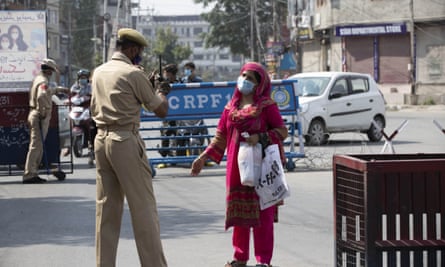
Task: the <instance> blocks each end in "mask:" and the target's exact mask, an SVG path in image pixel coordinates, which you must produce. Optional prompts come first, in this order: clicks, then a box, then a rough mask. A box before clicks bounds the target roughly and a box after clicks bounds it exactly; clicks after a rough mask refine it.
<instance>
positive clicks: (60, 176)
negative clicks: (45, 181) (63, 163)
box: [53, 171, 66, 181]
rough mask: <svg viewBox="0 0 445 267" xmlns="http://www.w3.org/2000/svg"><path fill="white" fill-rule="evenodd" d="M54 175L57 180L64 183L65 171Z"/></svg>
mask: <svg viewBox="0 0 445 267" xmlns="http://www.w3.org/2000/svg"><path fill="white" fill-rule="evenodd" d="M53 175H54V176H55V177H56V178H57V180H59V181H63V180H65V178H66V174H65V173H64V172H63V171H53Z"/></svg>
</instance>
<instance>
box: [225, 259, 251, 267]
mask: <svg viewBox="0 0 445 267" xmlns="http://www.w3.org/2000/svg"><path fill="white" fill-rule="evenodd" d="M246 266H247V262H243V261H236V260H235V261H231V262H227V263H226V265H224V267H246Z"/></svg>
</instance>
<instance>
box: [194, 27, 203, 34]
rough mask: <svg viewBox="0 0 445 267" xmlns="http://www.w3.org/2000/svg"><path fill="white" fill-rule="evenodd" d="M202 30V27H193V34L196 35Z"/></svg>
mask: <svg viewBox="0 0 445 267" xmlns="http://www.w3.org/2000/svg"><path fill="white" fill-rule="evenodd" d="M202 32H203V30H202V28H193V35H198V34H200V33H202Z"/></svg>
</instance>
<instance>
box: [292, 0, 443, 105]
mask: <svg viewBox="0 0 445 267" xmlns="http://www.w3.org/2000/svg"><path fill="white" fill-rule="evenodd" d="M295 4H296V6H297V10H298V11H297V16H296V19H297V20H298V23H297V26H296V29H294V31H295V32H296V41H297V45H296V46H297V51H298V54H299V56H300V63H301V70H300V71H302V72H308V71H321V70H332V71H352V72H365V73H370V74H371V75H373V76H374V78H375V80H376V81H377V82H378V83H379V85H380V89H381V91H382V92H383V93H384V94H385V97H386V98H387V100H388V102H390V103H396V104H428V103H429V104H433V103H445V2H444V1H437V0H364V1H356V0H342V1H339V0H330V1H328V0H308V1H304V0H296V1H295Z"/></svg>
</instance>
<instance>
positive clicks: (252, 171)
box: [238, 142, 263, 187]
mask: <svg viewBox="0 0 445 267" xmlns="http://www.w3.org/2000/svg"><path fill="white" fill-rule="evenodd" d="M262 153H263V152H262V147H261V144H259V143H257V144H256V145H254V146H251V145H249V144H248V143H246V142H240V146H239V151H238V168H239V174H240V177H241V184H242V185H246V186H252V187H253V186H255V184H254V183H255V181H257V180H258V179H259V177H260V175H261V160H262Z"/></svg>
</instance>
